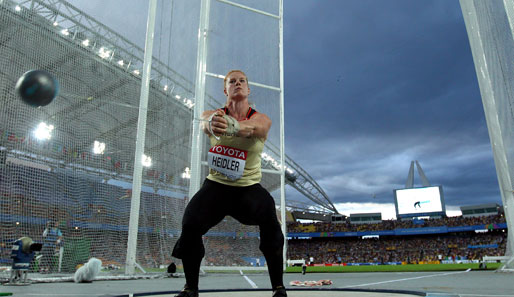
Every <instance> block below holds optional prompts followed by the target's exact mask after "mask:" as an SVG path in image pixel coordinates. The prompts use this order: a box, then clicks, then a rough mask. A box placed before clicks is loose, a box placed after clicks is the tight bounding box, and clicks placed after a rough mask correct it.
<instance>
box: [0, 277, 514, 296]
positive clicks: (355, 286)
mask: <svg viewBox="0 0 514 297" xmlns="http://www.w3.org/2000/svg"><path fill="white" fill-rule="evenodd" d="M29 278H32V276H31V275H29ZM321 279H330V280H331V281H332V282H333V283H332V285H328V286H322V287H316V288H304V287H295V286H291V285H289V283H290V282H291V281H293V280H299V281H307V280H315V281H317V280H321ZM284 281H285V284H286V288H287V289H288V296H290V297H307V296H313V297H314V296H324V297H332V296H333V297H338V296H357V297H384V296H390V297H401V296H430V297H436V296H437V297H445V296H452V297H456V296H459V297H508V296H510V297H514V274H509V273H496V272H494V271H456V272H401V273H394V272H374V273H308V274H306V275H301V274H292V273H287V274H285V275H284ZM184 283H185V279H184V278H182V277H179V278H165V277H159V278H152V279H138V280H109V281H105V280H101V281H94V282H93V283H80V284H76V283H73V282H70V281H67V282H56V283H32V284H30V285H28V286H5V285H3V286H0V293H13V295H12V296H20V297H21V296H24V297H25V296H26V297H32V296H34V297H35V296H39V297H44V296H48V297H50V296H52V297H53V296H69V297H79V296H84V297H85V296H90V297H97V296H98V297H101V296H103V297H112V296H120V297H121V296H124V297H125V296H126V297H132V296H134V297H135V296H168V297H170V296H174V294H175V293H176V292H177V291H179V290H180V289H181V288H182V287H183V285H184ZM269 288H270V284H269V278H268V275H267V274H266V273H255V274H246V275H242V274H221V273H220V274H217V273H208V274H206V275H205V276H202V277H201V278H200V290H201V293H200V296H203V297H213V296H227V297H253V296H259V297H261V296H262V297H266V296H271V291H270V290H269ZM0 296H1V294H0Z"/></svg>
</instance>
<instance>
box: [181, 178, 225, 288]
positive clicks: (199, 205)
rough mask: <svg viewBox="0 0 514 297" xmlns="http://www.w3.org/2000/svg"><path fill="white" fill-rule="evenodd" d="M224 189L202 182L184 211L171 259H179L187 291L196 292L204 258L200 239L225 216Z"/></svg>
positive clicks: (211, 182)
mask: <svg viewBox="0 0 514 297" xmlns="http://www.w3.org/2000/svg"><path fill="white" fill-rule="evenodd" d="M223 188H224V186H223V185H221V184H219V183H216V182H213V181H210V180H205V182H204V184H203V185H202V187H201V188H200V190H199V191H198V192H197V193H196V194H195V195H194V196H193V198H192V199H191V201H190V202H189V204H188V205H187V207H186V209H185V211H184V216H183V218H182V233H181V235H180V238H179V239H178V241H177V243H176V244H175V247H174V248H173V253H172V255H173V257H176V258H179V259H182V264H183V265H184V273H185V275H186V283H187V286H188V287H189V288H190V289H194V290H197V289H198V274H199V272H200V264H201V262H202V258H203V256H204V255H205V248H204V246H203V241H202V236H203V235H204V234H205V233H207V231H209V229H210V228H212V227H213V226H215V225H216V224H218V223H219V222H220V221H221V220H222V219H223V218H224V217H225V215H226V214H227V213H226V211H225V208H224V207H223V205H224V204H225V202H224V201H223V200H224V198H223Z"/></svg>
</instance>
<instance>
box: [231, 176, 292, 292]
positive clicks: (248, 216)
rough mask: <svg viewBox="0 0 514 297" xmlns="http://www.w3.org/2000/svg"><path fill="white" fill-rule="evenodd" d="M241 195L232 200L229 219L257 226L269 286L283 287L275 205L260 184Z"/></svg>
mask: <svg viewBox="0 0 514 297" xmlns="http://www.w3.org/2000/svg"><path fill="white" fill-rule="evenodd" d="M240 192H241V194H240V195H238V197H234V198H233V199H234V200H232V201H233V203H232V205H235V206H236V207H234V208H233V209H231V211H230V215H231V216H233V217H234V218H235V219H237V220H238V221H239V222H241V223H243V224H246V225H258V226H259V229H260V237H261V242H260V245H259V249H260V250H261V251H262V253H263V254H264V257H265V258H266V262H267V263H268V271H269V275H270V281H271V286H272V288H273V289H276V288H277V287H283V286H284V282H283V278H282V274H283V255H282V252H283V249H284V235H283V234H282V230H281V229H280V223H279V221H278V219H277V213H276V208H275V201H274V200H273V197H272V196H271V195H270V193H269V192H268V191H267V190H266V189H264V188H263V187H262V186H261V185H260V184H256V185H252V186H249V187H244V188H241V189H240Z"/></svg>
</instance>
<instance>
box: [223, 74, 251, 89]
mask: <svg viewBox="0 0 514 297" xmlns="http://www.w3.org/2000/svg"><path fill="white" fill-rule="evenodd" d="M234 72H239V73H242V74H243V75H244V76H245V78H246V83H248V76H247V75H246V73H244V72H243V71H242V70H238V69H234V70H230V71H229V72H228V73H227V75H225V78H224V79H223V89H225V86H226V85H227V79H228V77H229V76H230V75H231V74H232V73H234Z"/></svg>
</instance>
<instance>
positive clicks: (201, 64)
mask: <svg viewBox="0 0 514 297" xmlns="http://www.w3.org/2000/svg"><path fill="white" fill-rule="evenodd" d="M210 3H211V1H210V0H202V3H201V8H200V25H199V28H198V52H197V57H196V84H195V107H194V119H200V118H201V117H202V113H203V111H204V101H205V73H206V71H207V37H208V36H207V35H208V32H209V10H210ZM202 134H203V133H202V131H201V129H200V121H196V120H194V121H193V131H192V141H191V178H190V180H189V197H193V195H194V194H195V193H196V192H197V191H198V190H199V189H200V178H201V175H202V163H201V161H202V160H201V158H202V148H203V142H202V140H203V138H202Z"/></svg>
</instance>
